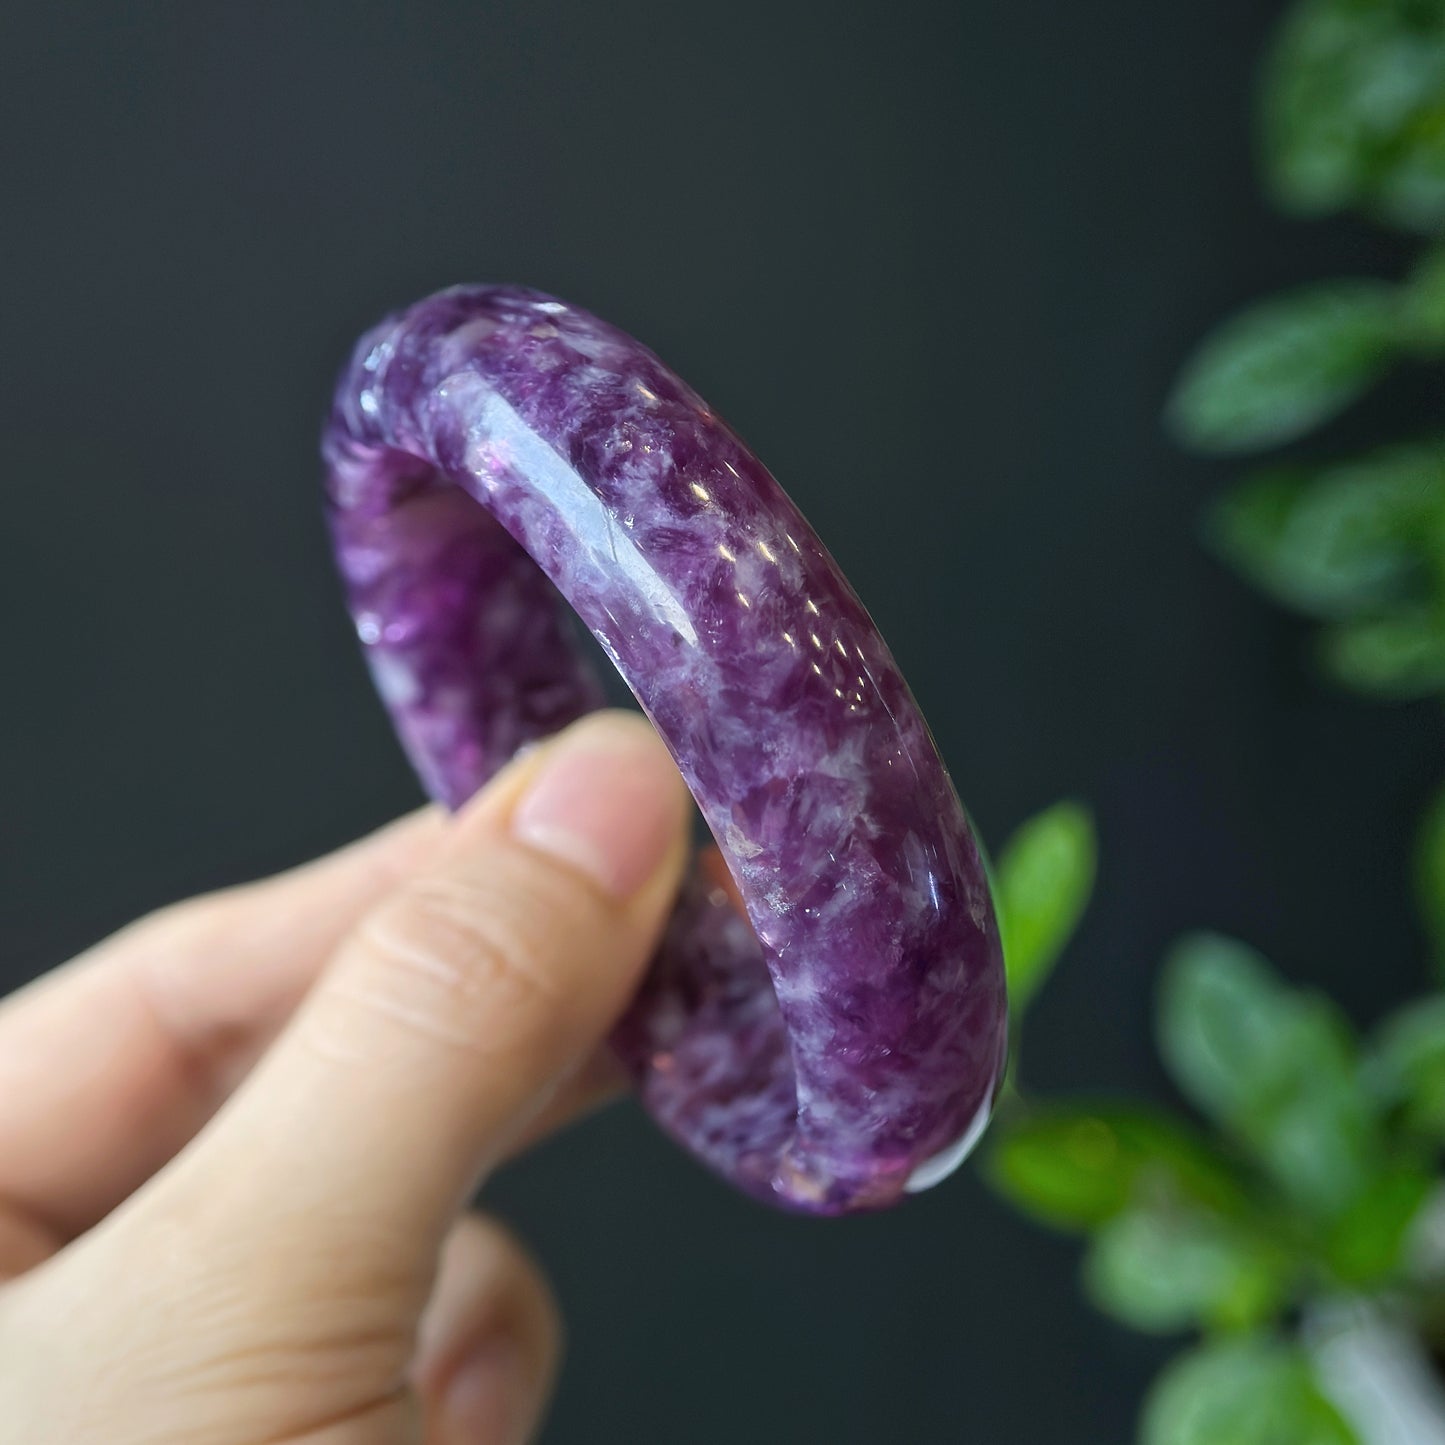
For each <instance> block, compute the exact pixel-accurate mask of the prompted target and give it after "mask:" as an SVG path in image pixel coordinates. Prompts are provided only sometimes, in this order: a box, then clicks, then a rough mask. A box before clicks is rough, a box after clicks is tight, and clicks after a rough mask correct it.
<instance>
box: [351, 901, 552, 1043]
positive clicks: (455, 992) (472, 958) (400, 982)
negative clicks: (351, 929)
mask: <svg viewBox="0 0 1445 1445" xmlns="http://www.w3.org/2000/svg"><path fill="white" fill-rule="evenodd" d="M359 942H360V945H361V948H362V951H363V955H364V958H365V966H364V968H363V969H362V970H360V971H359V972H358V974H357V975H356V977H355V978H354V979H353V983H354V984H355V985H356V986H357V987H358V988H362V989H364V991H365V993H366V996H367V997H368V998H369V1000H370V1001H371V1002H372V1003H373V1004H375V1005H376V1006H378V1007H380V1008H382V1009H384V1010H386V1011H388V1012H389V1013H391V1014H392V1015H393V1016H396V1017H400V1018H403V1019H405V1020H407V1021H410V1022H412V1023H414V1024H418V1025H421V1026H423V1027H426V1028H428V1029H429V1030H430V1031H432V1032H435V1033H439V1034H442V1035H443V1036H445V1037H449V1038H451V1039H453V1040H454V1041H456V1042H459V1043H465V1044H467V1045H469V1046H474V1047H480V1046H482V1045H483V1044H484V1042H485V1034H484V1033H482V1032H480V1031H479V1029H478V1027H477V1026H478V1025H480V1024H482V1023H484V1022H485V1021H486V1020H488V1019H490V1018H494V1017H496V1016H497V1015H499V1014H500V1015H506V1016H507V1017H508V1018H509V1020H516V1019H519V1018H521V1019H525V1018H526V1017H528V1016H532V1015H539V1014H542V1013H545V1012H546V1011H548V1010H550V1009H551V1008H552V1007H553V1006H554V1005H555V1004H556V1002H557V994H558V989H557V985H556V982H555V980H554V978H553V976H552V973H551V972H550V971H549V969H548V966H547V965H548V958H549V953H550V951H551V950H550V947H549V934H548V928H547V924H546V916H545V914H543V913H541V912H540V911H539V909H538V906H537V905H536V903H535V902H529V901H528V900H526V899H522V900H519V899H518V897H517V895H516V893H515V892H514V891H511V890H502V889H499V888H497V887H495V886H494V885H491V884H481V885H479V884H477V883H475V882H473V881H470V880H468V879H465V878H459V877H427V878H419V879H416V880H414V881H413V882H411V883H409V884H408V885H407V886H406V887H404V888H403V889H402V890H401V891H400V892H399V893H398V894H397V895H396V896H395V897H394V898H393V899H392V900H390V901H388V902H387V903H386V904H384V905H383V906H382V907H380V908H378V909H377V910H375V911H374V912H373V913H372V914H370V915H369V916H368V917H367V919H366V920H365V921H364V922H363V924H362V925H361V930H360V936H359Z"/></svg>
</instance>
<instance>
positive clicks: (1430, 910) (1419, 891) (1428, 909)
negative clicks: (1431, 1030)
mask: <svg viewBox="0 0 1445 1445" xmlns="http://www.w3.org/2000/svg"><path fill="white" fill-rule="evenodd" d="M1413 872H1414V883H1415V903H1416V906H1417V907H1418V908H1419V910H1420V916H1421V918H1422V919H1424V921H1425V927H1426V929H1427V930H1428V931H1429V934H1430V940H1431V942H1432V944H1433V945H1434V950H1435V966H1436V968H1437V970H1439V971H1440V972H1441V973H1442V974H1445V788H1442V789H1441V790H1440V791H1439V792H1438V793H1436V795H1435V798H1434V801H1433V802H1432V803H1431V804H1430V807H1429V808H1428V810H1427V811H1426V813H1425V817H1424V819H1423V821H1422V822H1421V824H1420V832H1419V834H1418V836H1417V837H1416V840H1415V857H1414V868H1413Z"/></svg>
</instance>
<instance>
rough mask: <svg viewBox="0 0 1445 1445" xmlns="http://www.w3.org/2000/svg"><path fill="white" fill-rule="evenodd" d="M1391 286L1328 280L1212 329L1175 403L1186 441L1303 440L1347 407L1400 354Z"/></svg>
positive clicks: (1172, 411) (1217, 444) (1231, 448)
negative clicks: (1398, 352) (1302, 438)
mask: <svg viewBox="0 0 1445 1445" xmlns="http://www.w3.org/2000/svg"><path fill="white" fill-rule="evenodd" d="M1395 312H1396V307H1395V288H1394V287H1392V286H1390V285H1388V284H1387V283H1385V282H1383V281H1365V280H1343V281H1326V282H1321V283H1318V284H1315V285H1312V286H1306V287H1303V288H1301V289H1300V290H1297V291H1290V292H1287V293H1285V294H1284V295H1281V296H1275V297H1271V298H1270V299H1268V300H1266V301H1261V302H1258V303H1256V304H1255V305H1253V306H1251V307H1249V308H1248V309H1247V310H1245V311H1242V312H1240V313H1238V314H1237V315H1235V316H1233V317H1231V318H1230V319H1229V320H1227V321H1226V322H1224V323H1223V325H1221V326H1220V327H1218V328H1217V329H1216V330H1215V331H1213V332H1211V333H1210V334H1209V335H1208V336H1207V337H1205V339H1204V341H1203V342H1202V343H1201V344H1200V346H1199V348H1198V350H1196V351H1195V353H1194V355H1193V356H1192V357H1191V358H1190V359H1189V361H1188V362H1187V363H1186V364H1185V367H1184V370H1183V372H1182V373H1181V375H1180V378H1179V381H1178V383H1177V385H1176V386H1175V389H1174V393H1173V395H1172V397H1171V398H1170V401H1169V409H1168V417H1169V421H1170V424H1171V426H1172V428H1173V430H1174V432H1175V433H1176V435H1177V436H1178V437H1179V438H1180V440H1181V441H1182V442H1184V443H1185V445H1187V446H1191V447H1194V448H1197V449H1198V450H1200V451H1206V452H1245V451H1254V450H1257V449H1259V448H1262V447H1269V446H1275V445H1277V444H1279V443H1281V442H1286V441H1291V440H1293V439H1294V438H1295V437H1298V436H1303V435H1304V433H1305V432H1307V431H1310V430H1311V429H1312V428H1314V427H1316V426H1318V425H1319V424H1320V423H1321V422H1324V421H1328V420H1329V419H1330V418H1331V417H1333V416H1335V415H1336V414H1337V413H1338V412H1341V411H1343V410H1344V409H1345V407H1347V406H1348V405H1349V404H1350V403H1351V402H1352V401H1354V400H1355V399H1356V397H1358V396H1360V395H1361V394H1362V393H1363V392H1364V391H1365V390H1366V389H1367V388H1368V387H1369V386H1370V385H1371V383H1373V382H1374V381H1375V380H1376V379H1377V378H1378V377H1379V376H1380V375H1381V373H1382V372H1383V371H1384V370H1385V368H1386V367H1387V366H1388V365H1389V363H1390V362H1391V361H1392V360H1393V359H1394V356H1395V354H1396V351H1397V349H1398V342H1397V339H1396V336H1395V331H1396V322H1395Z"/></svg>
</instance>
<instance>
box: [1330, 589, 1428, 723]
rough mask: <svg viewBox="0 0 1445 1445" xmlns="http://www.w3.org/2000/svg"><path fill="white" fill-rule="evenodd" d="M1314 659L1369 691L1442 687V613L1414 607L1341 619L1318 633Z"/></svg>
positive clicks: (1406, 692)
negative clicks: (1352, 619)
mask: <svg viewBox="0 0 1445 1445" xmlns="http://www.w3.org/2000/svg"><path fill="white" fill-rule="evenodd" d="M1320 659H1321V663H1322V665H1323V666H1324V669H1325V671H1326V672H1327V673H1329V675H1330V676H1331V677H1333V678H1334V679H1335V680H1336V681H1337V682H1341V683H1343V684H1344V685H1345V686H1346V687H1350V688H1354V689H1355V691H1357V692H1363V693H1368V694H1370V695H1371V696H1374V697H1385V698H1393V699H1396V700H1399V701H1404V700H1407V699H1410V698H1416V697H1428V696H1430V695H1431V694H1432V693H1437V692H1445V617H1442V616H1441V615H1440V614H1439V613H1438V612H1435V611H1433V610H1430V609H1426V608H1416V609H1413V610H1410V611H1402V612H1399V613H1396V614H1394V615H1392V616H1389V617H1379V618H1373V619H1370V620H1368V621H1364V622H1350V623H1343V624H1341V625H1340V626H1338V627H1333V628H1331V629H1330V630H1329V631H1328V632H1326V633H1325V635H1324V636H1323V637H1322V638H1321V639H1320Z"/></svg>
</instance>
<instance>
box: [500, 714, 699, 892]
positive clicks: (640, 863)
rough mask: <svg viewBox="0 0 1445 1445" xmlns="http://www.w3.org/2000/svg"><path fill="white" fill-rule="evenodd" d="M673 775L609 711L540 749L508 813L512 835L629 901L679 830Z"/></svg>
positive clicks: (634, 722) (636, 721) (659, 755)
mask: <svg viewBox="0 0 1445 1445" xmlns="http://www.w3.org/2000/svg"><path fill="white" fill-rule="evenodd" d="M678 798H679V788H678V780H677V770H676V767H675V766H674V764H673V762H672V759H671V758H670V757H669V756H668V755H667V750H666V749H665V748H664V747H663V745H662V742H661V740H660V739H659V738H658V736H657V734H656V733H654V732H653V731H652V729H651V728H650V727H649V726H648V725H647V723H646V722H644V721H643V720H642V719H641V718H636V717H632V716H628V715H625V714H617V713H609V714H602V715H599V716H598V717H595V718H586V719H584V720H583V721H581V722H579V723H576V724H574V725H573V726H572V727H571V728H569V729H568V730H567V731H566V732H564V733H563V734H561V736H559V737H558V738H556V739H555V740H554V741H553V742H552V743H550V744H549V745H548V747H547V752H546V756H545V757H544V758H543V760H542V762H541V764H540V766H539V770H538V772H537V774H536V775H535V776H534V777H533V779H532V781H531V784H530V786H529V788H528V789H527V792H526V793H525V795H524V796H523V797H522V799H521V801H520V802H519V803H518V804H517V806H516V809H515V810H514V811H513V813H512V832H513V835H514V836H515V837H516V838H518V839H519V840H520V841H521V842H523V843H525V844H526V845H527V846H528V847H529V848H535V849H537V850H538V851H539V852H542V853H547V854H549V855H551V856H552V857H554V858H557V859H559V860H560V861H561V862H563V863H565V864H566V865H567V866H568V867H570V868H575V869H576V870H577V871H578V872H579V873H584V874H586V875H587V877H589V878H591V879H592V880H593V882H595V883H596V884H597V885H598V886H599V887H600V888H602V889H603V890H604V891H605V892H607V893H610V894H611V895H612V896H613V897H614V898H619V899H625V898H630V897H631V896H632V895H633V894H634V893H635V892H636V891H637V890H638V889H639V888H641V887H642V885H643V884H644V883H646V882H647V880H648V879H649V878H651V877H652V875H653V874H654V873H655V872H656V871H657V869H658V868H659V867H660V866H661V864H662V862H663V860H664V859H665V858H666V857H667V855H668V852H669V851H670V850H671V848H672V846H673V844H674V842H675V840H676V839H677V837H678V836H679V834H680V833H681V831H682V816H683V815H682V809H681V808H680V806H679V802H678Z"/></svg>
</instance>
